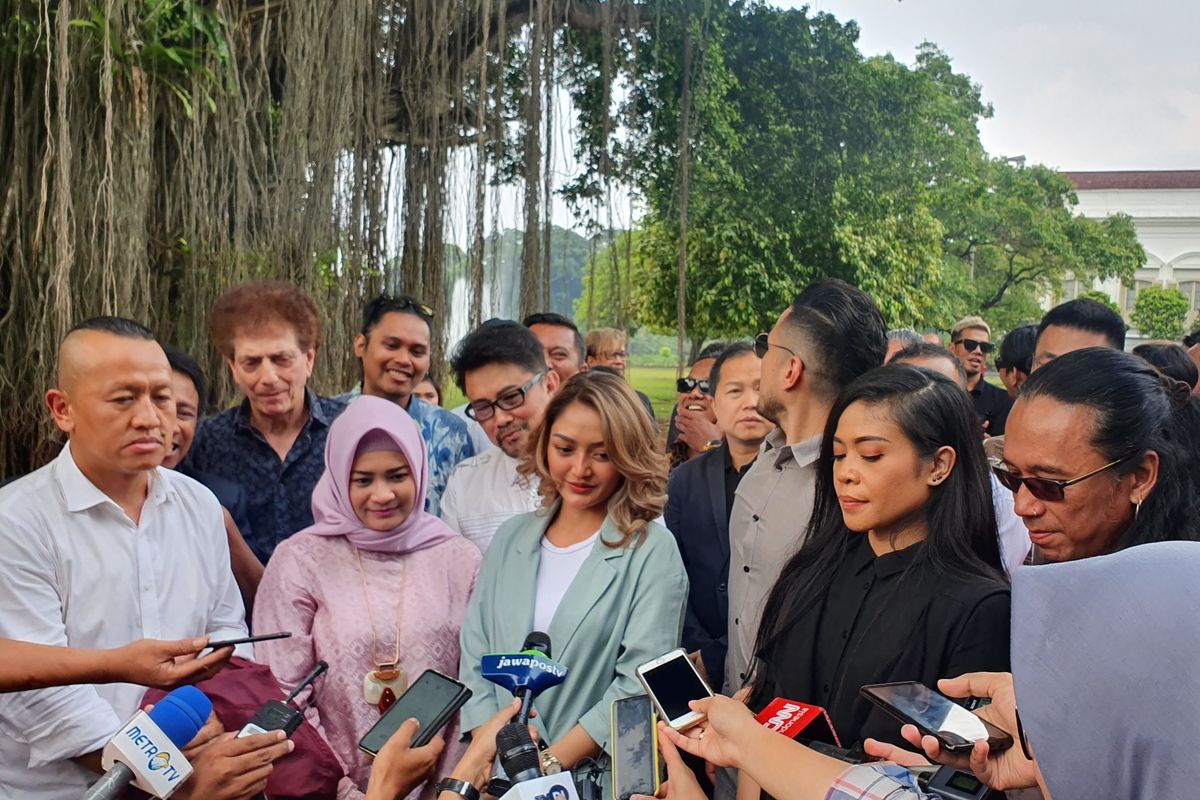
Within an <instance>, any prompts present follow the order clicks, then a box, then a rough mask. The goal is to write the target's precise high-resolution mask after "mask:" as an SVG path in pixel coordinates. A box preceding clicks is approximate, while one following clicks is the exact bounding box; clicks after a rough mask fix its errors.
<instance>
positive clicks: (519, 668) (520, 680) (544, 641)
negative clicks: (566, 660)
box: [480, 631, 567, 725]
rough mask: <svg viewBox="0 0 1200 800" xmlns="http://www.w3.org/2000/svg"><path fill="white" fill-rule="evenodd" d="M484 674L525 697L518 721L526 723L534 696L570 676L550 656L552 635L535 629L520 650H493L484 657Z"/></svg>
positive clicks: (520, 697)
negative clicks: (507, 651)
mask: <svg viewBox="0 0 1200 800" xmlns="http://www.w3.org/2000/svg"><path fill="white" fill-rule="evenodd" d="M480 666H481V671H482V673H483V677H485V678H487V679H488V680H489V681H491V682H492V683H494V684H496V685H497V686H500V687H503V688H504V689H507V690H508V691H509V692H511V693H512V695H513V697H516V698H519V699H520V700H521V710H520V712H519V713H518V714H517V718H516V722H518V723H519V724H521V725H526V724H528V722H529V714H530V712H531V711H532V709H533V699H534V698H535V697H537V696H538V695H539V694H541V693H542V692H544V691H546V690H547V689H550V688H552V687H554V686H558V685H559V684H560V683H562V682H563V681H564V680H566V678H567V668H566V667H564V666H563V665H562V664H559V663H558V662H557V661H555V660H554V659H552V658H550V637H549V636H547V635H546V634H544V633H542V632H541V631H534V632H533V633H531V634H529V635H528V636H526V637H525V644H524V645H522V647H521V651H520V652H519V653H490V654H488V655H485V656H484V657H483V659H482V661H481V664H480Z"/></svg>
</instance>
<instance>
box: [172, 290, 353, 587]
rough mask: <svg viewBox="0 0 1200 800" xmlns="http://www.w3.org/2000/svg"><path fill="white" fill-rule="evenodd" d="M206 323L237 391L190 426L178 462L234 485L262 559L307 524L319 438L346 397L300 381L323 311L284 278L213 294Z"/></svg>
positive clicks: (317, 340) (308, 371)
mask: <svg viewBox="0 0 1200 800" xmlns="http://www.w3.org/2000/svg"><path fill="white" fill-rule="evenodd" d="M209 329H210V331H211V332H212V339H213V344H214V345H215V346H216V348H217V352H218V353H220V354H221V357H222V358H224V359H225V363H226V364H228V365H229V372H230V374H231V375H232V376H233V380H234V383H236V384H237V385H238V388H239V389H241V390H242V394H243V395H244V396H245V397H244V399H243V400H242V402H241V404H240V405H238V406H236V407H235V408H231V409H228V410H226V411H222V412H221V413H219V414H216V415H214V416H211V417H209V418H208V419H206V420H204V421H203V422H201V423H200V424H199V425H198V426H197V428H196V438H195V441H194V442H193V444H192V450H191V452H190V453H189V454H188V458H187V461H186V468H187V469H192V470H196V471H198V472H203V473H207V474H209V475H215V476H217V477H219V478H224V479H225V480H229V481H232V482H234V483H236V484H237V485H239V486H241V487H242V490H243V491H244V492H245V493H246V499H247V501H248V503H249V518H250V526H249V530H247V531H243V535H244V536H245V538H246V544H248V545H250V549H251V550H253V551H254V554H255V555H256V556H258V559H259V560H260V561H261V562H263V563H264V564H265V563H266V562H267V560H268V559H269V558H270V557H271V553H272V552H274V550H275V546H276V545H277V544H279V543H280V542H281V541H283V540H284V539H286V538H287V537H289V536H291V535H292V534H293V533H295V532H296V531H298V530H300V529H301V528H304V527H307V526H308V525H311V524H312V512H311V510H310V506H309V498H310V496H311V495H312V490H313V487H314V486H316V485H317V479H318V478H319V477H321V469H322V466H321V452H322V451H323V450H324V448H325V436H326V434H327V433H328V432H329V425H330V424H331V423H332V422H333V420H334V418H335V417H336V416H337V415H338V414H340V413H341V411H342V409H343V408H344V407H345V403H344V402H342V401H340V400H336V399H334V398H330V397H321V396H320V395H317V394H315V393H314V392H312V391H311V390H309V389H308V388H307V385H308V379H309V377H310V376H311V375H312V369H313V361H314V360H315V359H316V356H317V349H318V348H320V346H321V316H320V313H319V312H318V311H317V306H316V303H314V302H313V300H312V298H311V297H309V296H308V295H307V294H305V293H304V292H303V291H301V290H300V289H297V288H296V287H295V286H292V285H291V284H290V283H285V282H283V281H266V282H261V283H243V284H239V285H237V286H233V287H231V288H230V289H228V290H227V291H226V292H225V293H224V294H223V295H221V296H220V297H219V298H217V302H216V304H215V305H214V306H213V310H212V316H211V318H210V319H209Z"/></svg>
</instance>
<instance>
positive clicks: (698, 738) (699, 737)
mask: <svg viewBox="0 0 1200 800" xmlns="http://www.w3.org/2000/svg"><path fill="white" fill-rule="evenodd" d="M703 738H704V729H703V728H701V729H700V735H699V736H697V737H696V740H697V741H699V740H700V739H703Z"/></svg>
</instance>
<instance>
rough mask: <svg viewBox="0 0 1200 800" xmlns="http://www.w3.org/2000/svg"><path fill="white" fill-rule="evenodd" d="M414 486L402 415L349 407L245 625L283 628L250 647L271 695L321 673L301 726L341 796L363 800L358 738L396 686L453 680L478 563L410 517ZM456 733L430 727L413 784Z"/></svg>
mask: <svg viewBox="0 0 1200 800" xmlns="http://www.w3.org/2000/svg"><path fill="white" fill-rule="evenodd" d="M428 483H429V470H428V466H427V463H426V456H425V442H424V440H423V439H422V438H421V434H420V431H418V429H417V426H416V424H415V423H414V422H413V421H412V419H411V418H410V417H409V416H408V414H407V413H406V412H405V411H404V409H402V408H401V407H400V406H398V405H396V404H395V403H391V402H389V401H387V400H382V399H380V398H377V397H367V396H363V397H359V398H356V399H355V400H354V401H353V402H352V403H350V405H349V406H348V407H347V408H346V410H345V411H344V412H342V414H341V415H340V416H339V417H338V418H337V419H336V420H335V421H334V423H333V425H332V426H331V427H330V429H329V437H328V439H327V441H326V445H325V473H324V474H323V475H322V476H321V479H320V480H319V481H318V482H317V486H316V488H315V489H314V490H313V496H312V508H313V519H314V520H315V522H314V523H313V525H312V526H311V527H308V528H305V529H304V530H302V531H300V532H299V533H296V534H294V535H293V536H291V537H289V538H288V539H286V540H284V541H283V542H282V543H280V545H279V546H278V547H277V548H276V550H275V553H274V554H273V555H272V556H271V560H270V563H268V564H267V569H266V572H265V573H264V575H263V579H262V583H261V585H260V586H259V590H258V595H257V598H256V601H255V606H254V629H255V630H256V631H260V632H271V631H291V632H292V637H291V638H290V639H281V640H277V641H271V642H260V643H259V644H258V645H257V646H256V648H255V656H256V658H257V659H258V660H259V661H260V662H263V663H265V664H267V665H269V666H270V667H271V670H272V672H273V673H274V674H275V677H276V678H277V679H278V680H279V683H280V684H281V686H282V687H283V689H284V690H285V691H290V690H291V688H292V687H293V686H295V685H296V684H297V683H299V682H300V680H301V679H302V678H303V677H304V676H305V675H306V674H307V673H308V672H309V670H311V669H312V668H313V666H314V665H315V664H316V663H317V661H321V660H323V661H325V662H327V663H328V664H329V671H328V673H326V675H325V676H324V677H323V678H320V679H318V681H317V684H316V692H315V695H313V696H315V698H316V704H315V706H314V707H313V709H312V710H311V711H310V712H309V721H310V722H312V723H313V724H314V725H315V726H317V728H318V730H320V731H321V733H322V735H323V736H324V737H325V739H326V741H327V742H328V743H329V745H330V747H331V748H332V749H333V751H334V752H335V753H336V754H337V756H338V758H339V759H341V761H342V764H343V766H345V768H346V772H347V777H346V778H345V779H343V781H342V784H341V786H340V787H339V793H338V797H339V798H342V799H346V798H361V797H363V796H364V794H365V792H366V787H367V780H368V778H369V777H370V772H371V761H370V757H369V756H368V755H366V754H365V753H363V752H362V751H360V750H359V749H358V742H359V739H361V738H362V736H363V734H365V733H366V732H367V731H368V730H370V728H371V726H372V725H374V724H375V723H376V722H377V721H378V720H379V717H380V715H381V714H382V713H383V711H385V710H386V709H387V708H388V706H389V705H390V704H391V703H392V702H394V701H395V699H396V697H398V696H400V695H401V694H403V692H404V690H405V688H406V687H407V686H408V684H409V683H411V682H412V681H414V680H416V679H417V678H418V677H419V676H420V675H421V673H422V672H424V671H425V670H427V669H434V670H437V671H438V672H441V673H444V674H446V675H450V676H452V677H454V676H457V674H458V661H459V645H458V633H459V627H460V625H461V623H462V620H463V616H464V614H465V612H466V604H467V599H468V598H469V597H470V594H471V590H472V588H473V587H474V585H475V578H476V576H477V575H478V573H479V563H480V555H479V550H478V549H477V548H476V547H475V546H474V545H472V544H471V543H470V542H468V541H467V540H466V539H464V538H462V537H461V536H459V535H458V534H457V533H455V532H454V531H453V530H451V529H450V528H448V527H447V526H446V525H445V524H444V523H443V522H442V521H441V520H439V519H438V518H437V517H435V516H432V515H430V514H427V513H426V512H425V511H424V508H425V491H426V487H427V486H428ZM307 697H309V695H308V694H307V693H306V694H303V695H301V700H305V701H306V700H307ZM457 728H458V725H457V721H456V722H455V723H454V725H453V726H452V727H451V728H449V729H447V730H446V731H445V732H444V735H443V737H442V740H444V741H445V742H450V743H451V744H449V745H447V746H446V747H445V750H444V751H443V750H441V741H442V740H435V741H434V742H433V743H431V744H430V745H428V746H427V747H428V748H430V750H429V751H428V753H427V754H426V756H427V758H426V759H425V763H428V764H429V767H430V769H429V774H428V775H426V776H425V777H431V776H436V775H437V774H441V773H448V772H449V766H452V765H453V764H454V763H455V761H456V760H457V759H458V757H459V755H461V747H459V746H458V745H457V744H456V743H457V741H458V739H459V735H458V730H457ZM435 756H436V763H435ZM420 760H421V759H419V758H414V762H416V761H420ZM419 789H420V786H417V787H415V788H414V790H413V795H414V796H415V794H416V792H417V791H419Z"/></svg>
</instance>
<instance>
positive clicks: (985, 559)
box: [738, 364, 1009, 798]
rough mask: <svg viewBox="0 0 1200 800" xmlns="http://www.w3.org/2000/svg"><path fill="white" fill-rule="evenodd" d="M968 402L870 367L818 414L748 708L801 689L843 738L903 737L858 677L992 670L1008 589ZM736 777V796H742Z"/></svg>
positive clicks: (917, 372)
mask: <svg viewBox="0 0 1200 800" xmlns="http://www.w3.org/2000/svg"><path fill="white" fill-rule="evenodd" d="M987 472H988V464H987V459H986V458H985V457H984V454H983V440H982V439H981V438H980V437H979V435H978V426H977V424H976V421H975V413H974V409H973V408H972V406H971V403H970V401H969V400H968V398H967V397H966V395H965V394H963V392H962V390H961V388H960V387H959V386H958V385H957V384H955V383H953V382H952V381H950V380H947V379H946V378H944V377H943V376H942V375H939V374H936V373H934V372H932V371H930V370H925V369H920V368H916V367H912V366H909V365H907V364H891V365H889V366H886V367H880V368H878V369H876V370H873V371H871V372H869V373H867V374H866V375H863V376H862V377H861V378H859V379H858V380H857V381H855V382H854V383H852V384H851V385H850V386H849V387H847V388H846V389H845V390H844V391H843V392H842V393H841V395H839V397H838V400H837V402H836V404H835V405H834V406H833V408H832V410H831V411H830V414H829V422H828V424H827V425H826V428H825V435H824V438H823V440H822V444H821V455H820V460H819V461H818V471H817V489H816V503H815V505H814V508H813V514H812V521H811V522H810V523H809V530H808V535H807V537H806V539H805V543H804V546H803V547H802V548H801V549H800V551H799V552H798V553H796V554H795V555H794V556H792V557H791V559H789V561H788V562H787V564H786V566H784V568H783V572H782V573H781V575H780V577H779V580H778V582H777V583H776V584H775V586H774V587H773V588H772V590H771V594H770V595H769V597H768V599H767V603H766V607H765V609H764V611H763V624H762V627H761V628H760V630H759V634H758V640H757V641H756V643H755V653H756V655H757V657H758V661H757V663H756V665H755V668H754V678H753V684H752V685H753V687H754V688H753V691H752V692H751V695H750V698H749V705H750V707H751V708H752V709H753V710H755V711H761V710H762V709H763V708H764V707H765V706H766V705H767V704H768V703H769V702H770V701H771V700H772V699H773V698H775V697H790V698H804V699H805V700H806V701H809V702H812V703H814V704H816V705H819V706H821V707H823V708H824V709H826V711H828V713H829V716H830V719H831V721H832V723H833V728H834V730H835V731H837V732H838V735H839V737H840V738H841V741H842V743H843V745H844V746H847V747H851V748H853V747H855V745H856V744H857V743H860V742H861V741H862V740H863V739H864V738H865V737H866V736H868V735H869V736H872V737H874V738H877V739H880V738H882V739H887V740H891V741H895V742H903V741H904V740H903V739H901V738H900V736H899V732H898V730H897V727H896V723H895V721H894V719H893V718H892V717H890V716H889V715H888V714H887V713H885V712H883V711H882V710H881V709H879V708H878V707H876V706H874V705H873V704H872V703H871V702H870V701H868V700H867V699H866V698H864V697H862V696H861V695H860V693H859V688H860V687H861V686H863V685H865V684H870V683H885V682H893V681H906V680H915V681H920V682H922V683H926V684H929V683H932V682H933V681H936V680H937V679H938V678H939V677H942V676H944V675H958V674H961V673H963V672H972V671H983V670H992V671H1004V670H1007V669H1008V666H1009V655H1008V649H1009V648H1008V634H1009V587H1008V582H1007V581H1006V580H1005V579H1004V574H1003V572H1002V568H1001V564H1000V550H999V547H998V545H997V537H996V519H995V514H994V512H993V511H992V503H991V490H990V488H989V485H988V479H987ZM756 789H757V787H756V786H754V785H753V783H752V782H751V786H749V787H745V786H743V785H742V782H741V781H739V786H738V794H739V797H743V798H749V797H756V796H757V792H756V791H755V790H756Z"/></svg>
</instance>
